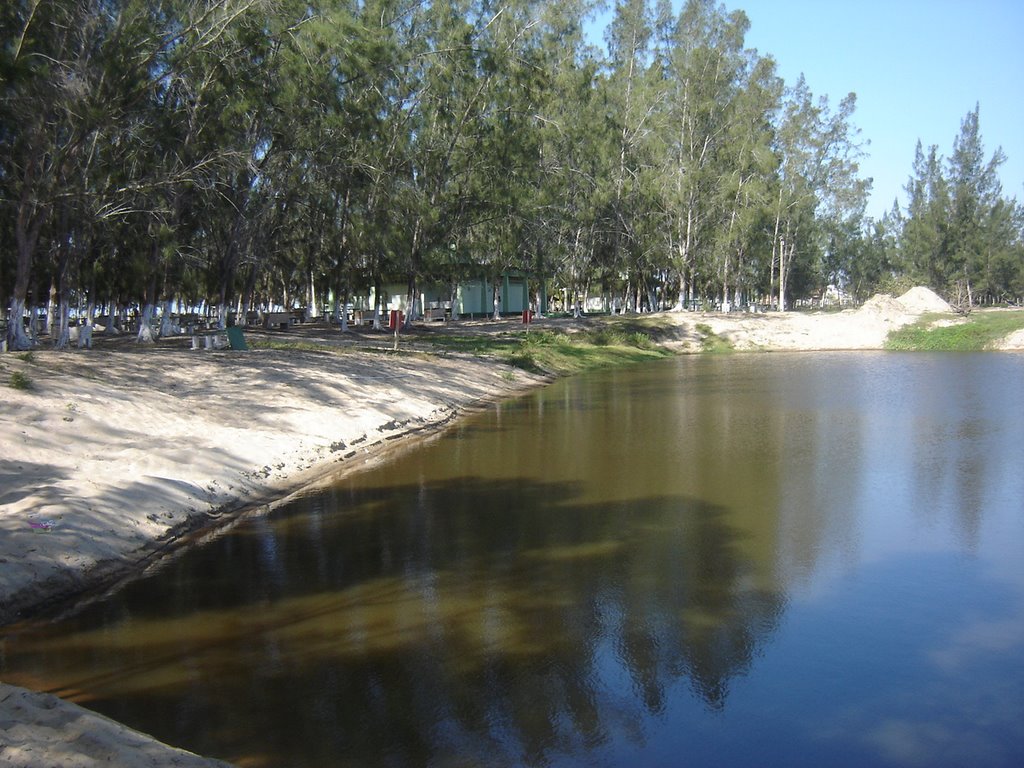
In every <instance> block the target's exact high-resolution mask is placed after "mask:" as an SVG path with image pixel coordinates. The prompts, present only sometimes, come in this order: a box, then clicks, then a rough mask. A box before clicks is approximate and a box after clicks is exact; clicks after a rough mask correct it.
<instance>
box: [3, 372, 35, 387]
mask: <svg viewBox="0 0 1024 768" xmlns="http://www.w3.org/2000/svg"><path fill="white" fill-rule="evenodd" d="M8 386H9V387H10V388H11V389H17V390H21V391H27V390H30V389H32V380H31V379H30V378H29V377H28V376H27V375H25V373H23V372H22V371H13V372H12V373H11V377H10V379H9V380H8Z"/></svg>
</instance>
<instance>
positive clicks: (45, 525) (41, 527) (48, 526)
mask: <svg viewBox="0 0 1024 768" xmlns="http://www.w3.org/2000/svg"><path fill="white" fill-rule="evenodd" d="M28 524H29V526H30V527H32V528H34V529H36V530H37V531H52V530H53V529H54V527H55V526H56V525H57V523H56V522H55V521H53V520H29V521H28Z"/></svg>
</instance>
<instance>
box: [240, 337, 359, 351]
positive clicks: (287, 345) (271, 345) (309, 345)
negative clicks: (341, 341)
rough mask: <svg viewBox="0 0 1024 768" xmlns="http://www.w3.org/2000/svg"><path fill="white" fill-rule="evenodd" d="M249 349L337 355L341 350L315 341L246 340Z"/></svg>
mask: <svg viewBox="0 0 1024 768" xmlns="http://www.w3.org/2000/svg"><path fill="white" fill-rule="evenodd" d="M248 346H249V348H250V349H273V350H278V351H284V352H331V353H335V354H336V353H338V352H340V351H341V350H340V349H339V348H338V347H333V346H331V345H329V344H318V343H316V342H315V341H295V340H291V339H289V340H287V341H286V340H284V339H281V340H278V339H254V340H248Z"/></svg>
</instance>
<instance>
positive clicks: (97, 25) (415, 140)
mask: <svg viewBox="0 0 1024 768" xmlns="http://www.w3.org/2000/svg"><path fill="white" fill-rule="evenodd" d="M593 6H594V3H593V2H591V0H447V1H446V2H438V1H437V0H433V1H432V0H7V2H5V3H3V5H2V8H0V37H2V39H0V88H2V95H0V305H2V306H4V307H6V308H8V318H10V321H9V322H8V323H7V332H6V336H7V342H8V347H9V348H10V349H12V350H15V349H28V348H30V347H31V346H32V345H33V344H35V343H36V340H35V339H34V338H32V332H33V329H32V324H31V323H29V324H28V326H29V327H28V329H26V323H24V322H19V319H21V318H25V317H31V316H33V315H34V313H36V312H37V311H39V310H44V311H45V317H46V322H47V324H48V325H49V328H48V331H49V333H50V336H51V337H52V339H53V343H54V344H55V346H57V347H58V348H60V347H64V346H66V345H67V343H68V338H69V334H68V326H69V318H70V317H72V316H73V315H74V314H77V313H80V312H84V315H85V316H86V317H88V318H91V317H92V316H93V315H94V313H96V312H99V311H100V309H101V308H102V311H103V312H104V313H113V312H115V311H119V310H120V309H122V308H126V307H133V308H135V311H137V313H138V317H139V324H138V330H137V332H138V335H139V338H140V339H141V340H149V339H152V338H154V337H155V336H157V335H159V334H160V333H161V332H166V328H164V329H161V327H160V324H159V323H157V322H156V321H155V318H157V317H163V318H165V319H166V318H167V317H168V316H169V315H170V311H169V310H170V308H171V307H172V306H183V305H184V306H205V307H210V308H212V310H211V311H215V313H216V315H217V317H218V318H219V321H220V322H221V323H224V322H226V320H227V317H228V313H229V311H239V312H240V313H241V315H242V317H244V316H245V315H246V314H247V313H248V311H249V310H252V309H256V308H258V307H266V306H270V305H278V306H289V307H290V306H293V305H297V304H301V305H308V304H310V303H313V304H316V303H321V304H324V303H326V301H325V300H326V298H327V297H332V298H333V300H334V302H335V303H338V302H340V303H342V304H344V303H346V302H348V301H349V300H350V298H351V297H355V296H360V295H364V296H365V295H367V294H368V292H369V289H370V288H372V287H377V288H378V289H379V288H380V287H381V286H382V285H384V284H385V283H389V284H393V283H396V282H399V283H401V284H403V285H407V286H408V291H409V295H413V294H414V293H415V292H416V291H417V290H418V286H421V285H425V284H428V283H429V284H434V285H445V286H452V285H455V284H456V283H458V282H459V281H461V280H465V279H469V278H481V277H483V278H486V279H488V280H491V281H494V282H495V283H497V281H498V280H499V279H500V276H501V275H503V274H505V273H508V272H510V271H515V272H516V273H518V274H525V275H528V276H529V278H530V279H531V281H533V282H534V283H536V284H538V285H539V283H540V282H541V281H545V283H546V285H547V287H548V289H549V290H558V291H560V292H565V293H566V294H567V295H570V296H572V297H573V303H575V301H576V300H578V299H580V298H581V297H584V296H586V295H588V293H595V292H598V293H604V294H606V295H611V296H615V297H617V299H618V300H619V301H618V303H619V305H620V306H623V307H625V308H628V309H630V310H634V311H647V310H657V309H673V308H684V307H687V306H692V302H694V301H696V300H705V301H709V302H716V303H720V304H726V303H730V304H734V305H743V304H745V303H747V302H758V303H763V304H767V305H771V306H775V307H776V308H778V309H786V308H787V305H789V304H791V303H792V302H793V300H794V299H796V298H801V297H810V296H817V295H820V294H821V293H822V291H823V290H824V289H825V287H826V286H828V285H836V286H840V287H842V288H843V289H844V290H846V291H848V292H850V293H851V294H853V295H855V296H857V297H861V298H863V297H866V296H869V295H871V294H872V293H873V292H875V291H876V290H879V289H884V288H887V287H891V286H895V285H899V284H901V283H906V284H910V283H920V284H925V285H929V286H931V287H932V288H934V289H936V290H937V291H939V292H940V293H943V294H944V295H947V296H953V295H954V294H959V293H962V292H963V291H965V290H966V291H970V295H971V296H972V299H973V300H974V301H993V302H994V301H1005V300H1007V299H1017V298H1018V297H1020V296H1021V295H1022V294H1024V242H1022V241H1024V212H1022V208H1021V206H1019V205H1018V203H1017V202H1016V200H1015V199H1012V198H1010V199H1008V198H1006V197H1005V196H1004V195H1003V191H1002V189H1001V187H1000V184H999V180H998V168H999V165H1000V164H1001V162H1003V160H1004V158H1003V156H1002V153H1001V151H999V150H997V151H996V152H995V153H994V154H993V155H992V156H991V157H990V158H986V156H985V150H984V147H983V143H982V139H981V131H980V126H979V110H978V109H977V108H975V109H974V111H972V112H969V113H968V114H967V116H966V117H965V118H964V121H963V123H962V125H961V126H960V133H959V136H958V138H957V139H956V140H955V142H954V145H953V147H952V152H951V154H950V156H949V157H948V159H947V158H943V157H942V156H941V155H940V154H939V150H938V148H937V147H930V148H927V149H925V148H923V147H920V146H919V147H918V148H917V152H916V155H915V156H914V157H913V166H912V174H911V176H910V180H909V182H908V186H907V198H908V203H907V206H906V208H905V209H902V208H900V206H899V205H898V204H895V203H894V206H893V209H892V211H891V212H890V213H889V214H887V215H886V216H884V217H883V218H882V219H881V220H879V221H874V220H872V219H870V218H869V217H867V216H866V213H865V207H866V201H867V196H868V194H869V192H870V180H868V179H862V178H860V175H859V167H858V160H859V159H860V158H861V157H862V152H863V145H862V142H861V140H860V139H859V138H858V130H857V128H856V126H855V124H854V122H853V116H854V111H855V106H856V99H855V96H854V95H853V94H850V95H848V96H846V97H845V98H843V99H841V100H840V101H839V102H838V103H837V104H835V105H832V104H830V103H829V100H828V99H827V98H825V97H817V96H815V95H814V94H812V93H811V92H810V91H809V89H808V87H807V85H806V83H805V82H804V81H803V80H802V79H801V80H800V81H799V82H796V83H789V84H787V83H784V82H783V81H782V80H781V78H780V77H779V75H778V74H777V72H776V67H775V63H774V61H773V60H772V59H771V58H770V57H769V56H766V55H762V54H759V53H758V52H756V51H753V50H751V49H749V48H747V47H746V45H745V43H744V37H745V34H746V32H747V30H748V27H749V22H748V20H747V17H746V16H745V14H744V13H743V12H742V11H729V10H727V9H726V8H725V7H724V6H722V5H718V4H716V3H715V2H714V1H713V0H688V2H686V3H685V4H684V6H683V8H682V11H681V13H680V14H679V15H678V16H675V14H674V13H673V11H672V7H671V4H670V3H669V2H668V0H657V2H651V0H617V1H616V2H615V3H614V9H613V15H612V20H611V22H610V25H609V27H608V29H607V32H606V42H607V50H606V51H605V50H603V49H599V48H596V47H594V46H592V45H590V44H589V43H588V41H587V38H586V36H585V34H584V29H585V23H586V22H587V21H588V20H589V19H590V18H591V17H592V13H593V10H594V8H593ZM952 133H953V131H952V130H951V134H952ZM911 149H912V148H908V165H909V164H910V163H909V161H910V160H911V156H910V154H911V153H910V150H911ZM376 294H377V295H378V296H379V295H381V291H380V290H377V292H376ZM161 308H163V310H164V311H160V310H161ZM324 310H325V311H331V307H324Z"/></svg>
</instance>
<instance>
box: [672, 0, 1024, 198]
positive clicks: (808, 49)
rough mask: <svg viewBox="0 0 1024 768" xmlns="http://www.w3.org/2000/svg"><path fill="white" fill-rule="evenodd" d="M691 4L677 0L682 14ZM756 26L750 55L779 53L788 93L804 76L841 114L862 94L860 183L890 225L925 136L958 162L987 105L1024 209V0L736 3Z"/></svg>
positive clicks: (989, 142) (989, 139)
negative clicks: (844, 104) (849, 98)
mask: <svg viewBox="0 0 1024 768" xmlns="http://www.w3.org/2000/svg"><path fill="white" fill-rule="evenodd" d="M681 4H682V0H673V6H674V7H675V8H676V9H677V11H678V9H679V7H680V6H681ZM724 4H725V6H726V7H727V8H728V9H730V10H736V9H742V10H744V11H746V13H747V16H748V17H749V19H750V25H751V26H750V31H749V33H748V34H747V47H749V48H756V49H757V50H758V51H759V52H760V53H761V54H762V55H771V56H772V57H773V58H774V59H775V60H776V62H777V63H778V71H779V74H780V75H781V76H782V77H783V78H784V79H785V81H786V83H787V85H792V84H793V83H795V82H796V80H797V78H798V77H799V75H800V73H801V72H802V73H803V74H804V76H805V78H806V80H807V84H808V86H809V87H810V89H811V91H812V92H813V93H814V94H815V96H820V95H825V94H827V95H828V96H829V101H830V103H831V104H832V106H833V107H835V106H836V105H838V103H839V101H840V99H842V98H843V97H844V96H845V95H846V94H847V93H849V92H851V91H853V92H854V93H856V94H857V111H856V113H855V114H854V118H853V122H854V124H855V125H856V126H857V127H858V128H860V129H861V135H860V138H861V139H863V140H867V141H870V144H869V145H867V146H866V147H865V151H866V153H867V156H866V157H865V158H864V159H863V160H862V162H861V175H862V176H863V177H869V176H870V177H872V178H873V179H874V191H873V194H872V198H871V201H870V203H869V205H868V214H869V215H871V216H874V217H876V218H877V217H880V216H881V215H882V214H883V213H884V212H885V211H886V210H888V209H889V208H890V207H891V206H892V201H893V199H894V198H896V197H897V196H898V197H899V199H900V202H901V204H902V203H904V202H905V198H904V194H903V186H904V185H905V184H906V182H907V179H908V177H909V176H910V173H911V170H912V164H913V160H914V147H915V145H916V144H917V140H918V139H920V140H921V142H922V144H923V145H924V147H925V148H926V149H927V148H928V147H929V146H930V145H932V144H935V145H937V146H938V148H939V153H940V154H941V155H943V156H944V157H948V156H949V155H950V153H951V152H952V149H953V141H954V139H955V138H956V137H957V136H958V135H959V133H960V123H961V121H962V120H963V118H964V116H965V115H966V114H967V113H968V112H970V111H971V110H973V109H974V106H975V104H976V103H977V104H979V105H980V120H981V135H982V140H983V142H984V146H985V151H986V157H991V155H992V153H993V152H994V151H995V150H996V148H997V147H1002V149H1003V152H1004V153H1005V154H1006V156H1007V161H1006V163H1005V164H1004V165H1003V166H1002V169H1001V174H1000V176H1001V179H1002V182H1003V194H1004V195H1005V196H1007V197H1016V198H1017V200H1018V201H1020V202H1024V2H1021V0H856V1H854V0H846V1H845V2H844V1H843V0H726V2H725V3H724Z"/></svg>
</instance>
